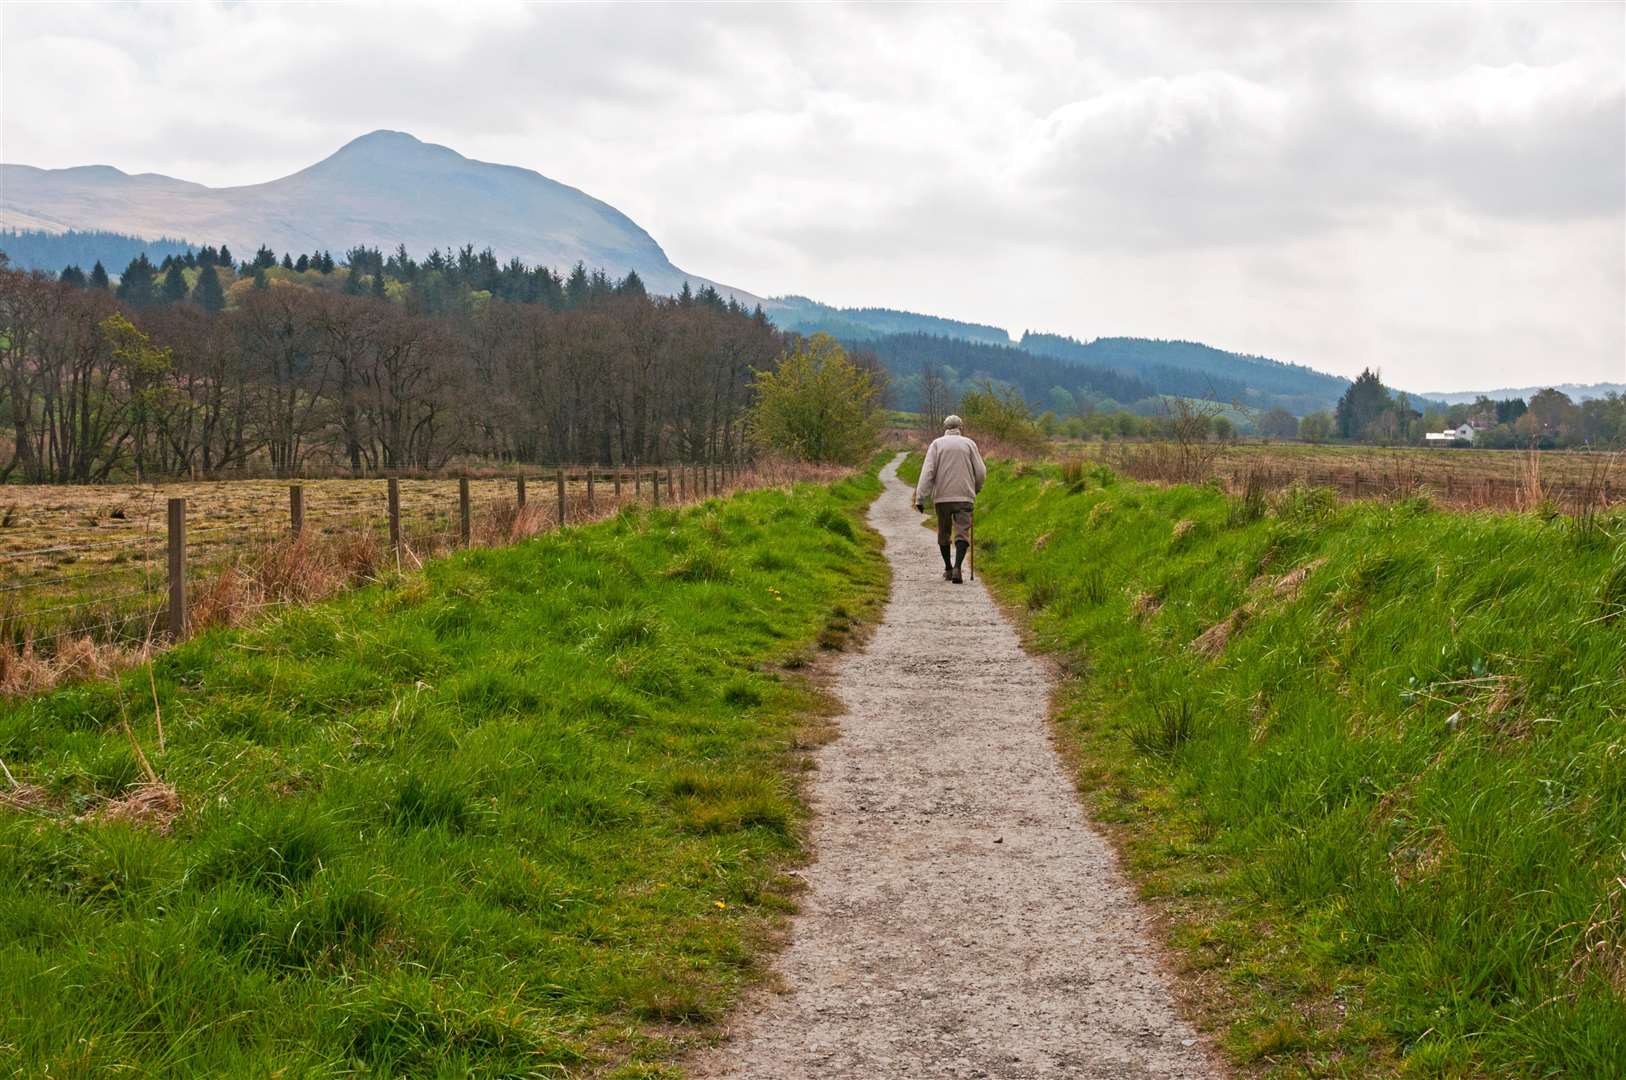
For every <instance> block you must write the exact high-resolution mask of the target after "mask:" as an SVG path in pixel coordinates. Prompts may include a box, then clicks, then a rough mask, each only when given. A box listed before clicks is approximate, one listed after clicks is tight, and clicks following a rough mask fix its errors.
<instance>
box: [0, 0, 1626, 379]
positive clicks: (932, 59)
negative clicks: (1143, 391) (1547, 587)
mask: <svg viewBox="0 0 1626 1080" xmlns="http://www.w3.org/2000/svg"><path fill="white" fill-rule="evenodd" d="M0 31H3V33H0V160H3V161H5V162H7V163H14V164H27V165H35V166H40V167H45V168H61V167H66V166H71V165H87V164H106V165H113V166H116V167H118V168H120V169H123V170H124V171H126V172H130V173H140V172H158V173H163V174H165V175H168V176H173V177H177V178H180V179H185V180H191V181H195V182H199V183H204V184H208V185H210V186H216V187H219V186H233V185H240V184H251V183H258V182H264V181H268V180H272V179H275V178H277V177H280V176H284V175H287V174H288V173H292V172H296V171H298V170H299V169H301V168H304V167H306V166H308V165H310V164H312V163H314V162H316V161H318V160H320V159H321V158H323V157H326V156H328V155H329V154H331V153H333V152H334V151H335V150H337V149H338V148H339V147H340V146H341V145H343V144H344V143H346V142H348V141H350V140H351V139H353V138H355V137H357V136H360V135H362V134H365V133H366V132H369V131H372V130H375V129H380V128H387V129H393V130H399V131H406V132H409V133H411V134H412V135H414V136H416V137H417V138H419V139H422V140H424V141H425V142H432V143H439V144H442V145H446V146H449V147H451V148H452V149H454V150H456V151H457V152H459V153H461V154H463V155H465V156H467V157H470V158H476V159H479V160H484V161H494V162H500V163H503V164H510V165H519V166H523V167H525V168H530V169H535V170H536V171H538V172H540V173H542V174H543V175H546V176H549V177H551V178H553V179H555V180H558V181H561V182H563V183H566V184H570V185H572V186H575V187H579V188H581V189H582V190H583V191H586V192H587V193H588V194H590V195H593V196H595V197H597V198H600V199H603V200H604V201H606V202H608V203H610V204H611V205H613V206H615V207H616V208H617V209H619V210H621V211H623V212H625V213H626V214H628V215H629V216H630V217H631V218H632V219H633V220H635V221H636V222H638V223H639V224H640V225H642V226H643V227H644V228H646V229H648V230H649V232H650V233H651V234H652V235H653V236H654V237H655V239H656V240H657V241H658V242H659V243H660V244H661V245H662V247H664V248H665V250H666V252H667V254H668V255H669V256H670V257H671V259H672V261H673V262H674V263H676V264H677V265H678V266H681V267H683V268H684V269H685V270H687V271H689V272H691V273H695V274H701V275H705V276H707V277H710V278H714V279H716V280H720V281H724V282H727V283H728V284H730V285H734V286H736V287H739V288H743V289H747V290H750V291H752V292H756V293H758V294H761V295H786V294H800V295H806V296H811V297H813V298H815V299H817V300H821V301H823V302H825V303H830V304H834V305H837V306H876V307H894V308H903V309H906V310H913V311H920V312H924V313H928V314H937V315H944V316H948V317H951V318H956V319H962V320H965V321H970V322H982V323H989V324H992V325H996V326H1002V327H1004V328H1006V329H1007V330H1009V331H1010V332H1011V333H1012V334H1013V336H1017V337H1019V336H1020V335H1021V332H1022V331H1023V330H1024V329H1032V330H1043V331H1049V332H1055V333H1064V334H1070V335H1073V336H1076V337H1080V338H1094V337H1100V336H1120V335H1122V336H1137V337H1161V338H1180V339H1189V340H1196V341H1202V342H1205V343H1207V344H1210V345H1215V346H1218V347H1221V348H1226V349H1231V350H1235V351H1237V352H1243V353H1253V354H1259V355H1265V356H1270V357H1272V358H1274V359H1278V360H1284V361H1289V362H1292V363H1299V364H1305V365H1308V366H1310V367H1314V368H1317V369H1320V370H1323V371H1330V372H1334V373H1336V374H1339V375H1344V376H1353V375H1355V374H1357V373H1358V372H1359V371H1360V370H1361V369H1362V368H1363V367H1367V366H1372V367H1376V368H1379V369H1381V370H1382V371H1383V373H1384V376H1385V378H1386V380H1387V381H1390V382H1392V383H1394V384H1396V385H1401V386H1405V387H1406V388H1408V389H1413V390H1420V391H1423V390H1435V391H1455V390H1473V389H1491V388H1499V387H1523V386H1529V385H1536V384H1552V383H1561V382H1582V383H1593V382H1621V381H1626V6H1623V5H1618V4H1567V5H1566V4H1546V5H1542V6H1540V7H1539V8H1538V7H1535V6H1525V5H1511V4H1510V5H1496V6H1473V7H1469V6H1463V5H1406V6H1400V5H1363V6H1356V5H1346V6H1336V7H1333V6H1297V5H1280V6H1254V5H1217V6H1204V7H1191V6H1139V5H1101V6H1090V7H1066V6H1049V5H1035V6H1028V5H1022V6H997V7H996V6H978V7H879V8H876V7H822V6H821V7H807V6H791V7H773V8H770V7H739V8H732V7H730V8H722V7H706V6H686V7H678V8H660V7H630V6H626V7H574V6H571V7H551V6H529V5H523V4H508V3H493V4H482V5H477V6H471V7H470V8H468V9H463V8H456V7H451V6H433V5H408V6H404V7H391V8H390V9H389V12H388V15H387V17H386V15H385V9H383V8H381V7H378V6H376V5H371V4H356V5H345V6H343V7H339V8H333V9H327V8H323V9H312V8H308V7H287V6H282V5H271V4H240V5H224V4H208V5H195V6H194V5H187V6H174V7H169V6H139V5H124V4H109V5H56V6H47V5H32V4H7V5H5V7H4V8H0ZM86 73H94V77H90V78H87V77H86ZM470 240H471V242H474V243H476V244H479V245H483V244H485V243H490V244H492V246H494V247H498V248H499V249H500V247H501V244H500V238H480V237H471V238H470ZM200 242H202V241H200Z"/></svg>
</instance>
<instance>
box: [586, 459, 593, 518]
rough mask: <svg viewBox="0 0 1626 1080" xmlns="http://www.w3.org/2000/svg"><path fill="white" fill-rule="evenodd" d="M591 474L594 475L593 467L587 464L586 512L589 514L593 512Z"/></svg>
mask: <svg viewBox="0 0 1626 1080" xmlns="http://www.w3.org/2000/svg"><path fill="white" fill-rule="evenodd" d="M593 476H594V469H593V467H592V466H591V465H589V466H587V512H588V513H589V514H591V513H592V512H593V506H594V498H593Z"/></svg>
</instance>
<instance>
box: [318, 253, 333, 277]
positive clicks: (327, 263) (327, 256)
mask: <svg viewBox="0 0 1626 1080" xmlns="http://www.w3.org/2000/svg"><path fill="white" fill-rule="evenodd" d="M319 269H320V270H321V271H322V273H324V274H331V273H333V253H332V252H331V251H324V252H322V265H321V267H320V268H319Z"/></svg>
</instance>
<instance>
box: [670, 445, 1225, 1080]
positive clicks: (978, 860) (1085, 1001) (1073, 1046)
mask: <svg viewBox="0 0 1626 1080" xmlns="http://www.w3.org/2000/svg"><path fill="white" fill-rule="evenodd" d="M896 467H897V462H893V463H892V464H891V465H889V466H887V468H886V470H885V472H884V473H883V474H882V477H883V479H884V480H885V481H886V492H885V493H884V494H883V495H882V496H881V498H880V499H879V500H878V501H877V502H876V504H875V506H874V507H873V508H872V509H871V511H870V521H871V523H872V524H873V525H874V526H875V527H876V528H877V529H878V530H879V531H880V532H881V534H882V535H883V536H884V537H885V538H886V545H887V556H888V558H890V559H891V561H892V570H893V574H894V579H893V589H892V599H891V602H890V603H889V604H888V606H887V609H886V616H885V621H884V622H883V623H882V625H881V626H880V627H879V629H878V630H877V632H876V634H875V637H874V639H873V640H872V641H871V642H870V645H869V647H868V648H867V649H866V650H865V651H864V652H863V653H862V654H858V655H854V656H851V657H848V658H846V659H845V660H844V661H843V662H842V663H841V665H840V666H839V667H838V668H837V670H836V673H835V686H834V688H835V690H836V692H837V693H838V694H839V696H840V697H841V699H842V701H843V702H844V703H845V704H846V706H847V713H846V715H845V716H843V717H842V718H841V721H840V723H841V736H840V738H838V739H837V740H835V741H834V742H833V743H831V744H830V745H828V746H826V747H824V748H823V749H822V750H821V751H820V752H819V757H818V772H817V779H816V781H815V784H814V807H815V813H816V818H815V822H814V829H813V840H814V845H815V848H816V851H817V860H816V862H815V863H814V864H813V865H812V866H811V867H809V868H808V870H807V871H806V876H807V879H808V884H809V889H808V892H807V894H806V896H805V898H804V902H803V906H802V914H801V915H799V916H798V917H797V919H796V921H795V924H794V928H793V933H792V940H791V943H790V945H789V946H788V947H787V948H786V950H785V952H784V953H783V954H782V956H781V957H780V962H779V965H778V967H779V971H780V973H781V976H782V979H783V984H782V988H781V989H782V992H780V993H764V994H761V995H759V996H757V997H755V998H753V999H751V1000H748V1001H747V1002H746V1003H745V1005H744V1006H743V1007H742V1008H741V1009H740V1010H739V1012H738V1014H737V1016H736V1018H735V1021H734V1023H733V1026H732V1030H731V1032H730V1036H731V1038H730V1040H729V1041H727V1042H725V1043H724V1044H722V1045H721V1046H720V1047H718V1048H716V1049H714V1050H711V1051H708V1052H707V1053H706V1054H704V1055H702V1056H701V1057H700V1058H698V1059H697V1060H696V1061H694V1062H693V1063H692V1064H691V1071H692V1074H693V1075H697V1076H706V1077H756V1078H763V1080H767V1078H774V1080H789V1078H796V1077H808V1078H811V1077H819V1078H821V1080H822V1078H834V1077H855V1078H865V1080H867V1078H878V1077H918V1078H935V1077H1000V1078H1015V1077H1207V1076H1212V1075H1215V1071H1214V1069H1213V1068H1212V1067H1211V1065H1210V1064H1209V1061H1208V1059H1207V1057H1206V1055H1205V1052H1204V1049H1203V1044H1202V1043H1201V1042H1200V1041H1199V1040H1198V1037H1197V1035H1196V1033H1195V1032H1194V1031H1193V1030H1192V1029H1191V1028H1190V1027H1189V1026H1187V1025H1186V1024H1185V1023H1184V1022H1183V1021H1181V1020H1180V1019H1179V1018H1177V1017H1176V1015H1175V1013H1174V1009H1173V1008H1172V1006H1171V1003H1170V995H1169V990H1168V986H1167V980H1166V977H1165V976H1164V974H1163V972H1162V971H1161V969H1160V967H1159V964H1158V960H1157V958H1156V954H1155V953H1154V951H1153V949H1152V948H1151V946H1150V945H1149V944H1148V940H1147V930H1146V927H1147V920H1146V917H1145V915H1144V914H1143V913H1142V912H1141V911H1140V910H1139V909H1138V908H1137V906H1136V903H1135V901H1134V899H1133V898H1132V896H1131V894H1130V892H1129V891H1128V889H1127V888H1126V886H1125V884H1124V882H1123V880H1122V877H1121V876H1120V874H1119V873H1118V871H1117V868H1116V866H1115V864H1114V860H1113V855H1112V852H1111V849H1110V848H1109V847H1108V846H1107V844H1106V842H1105V841H1104V840H1102V839H1101V838H1100V837H1099V836H1097V835H1096V834H1095V833H1094V832H1092V831H1091V829H1090V828H1089V826H1088V825H1087V824H1086V823H1085V819H1084V815H1083V813H1082V812H1081V810H1080V808H1079V804H1078V802H1077V799H1076V797H1075V794H1074V791H1073V787H1072V784H1071V783H1070V781H1069V779H1068V777H1067V776H1066V774H1065V773H1064V771H1063V769H1062V767H1061V764H1060V762H1059V761H1058V759H1057V756H1056V753H1055V751H1054V750H1053V749H1052V748H1051V746H1050V742H1049V732H1048V727H1047V723H1046V719H1045V717H1046V708H1047V702H1048V696H1049V692H1050V682H1049V675H1048V674H1047V672H1046V671H1045V669H1044V668H1043V667H1042V666H1041V665H1040V664H1038V663H1037V662H1035V661H1034V660H1033V659H1032V658H1030V657H1029V656H1027V655H1026V654H1025V653H1024V652H1023V651H1022V648H1021V645H1020V643H1019V642H1018V640H1017V636H1016V632H1015V631H1014V630H1013V629H1012V627H1011V626H1010V624H1009V623H1008V622H1006V620H1005V618H1004V616H1003V615H1002V614H1001V613H1000V611H999V609H998V608H996V607H995V606H994V603H993V601H992V600H990V599H989V597H988V595H987V593H985V592H984V591H983V588H982V585H981V584H980V583H977V584H972V583H969V582H968V583H967V584H965V585H952V584H950V583H948V582H946V581H944V580H943V578H942V564H941V560H940V559H939V558H938V554H937V550H936V546H935V543H936V538H935V536H934V534H932V533H930V532H928V531H927V530H925V529H922V528H921V527H920V517H919V515H917V514H916V513H915V512H914V510H913V508H912V507H911V506H910V505H909V502H910V495H911V492H910V490H909V488H908V487H907V486H906V485H905V484H903V483H902V482H901V481H900V480H898V479H897V476H896Z"/></svg>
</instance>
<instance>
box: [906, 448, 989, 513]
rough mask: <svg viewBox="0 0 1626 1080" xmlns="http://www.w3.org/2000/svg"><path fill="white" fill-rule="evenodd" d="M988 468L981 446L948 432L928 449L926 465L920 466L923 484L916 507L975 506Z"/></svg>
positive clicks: (919, 486) (917, 494) (917, 485)
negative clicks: (935, 504) (929, 503)
mask: <svg viewBox="0 0 1626 1080" xmlns="http://www.w3.org/2000/svg"><path fill="white" fill-rule="evenodd" d="M987 478H988V466H986V465H984V464H983V463H982V455H981V454H979V453H977V444H976V443H974V442H972V441H971V440H970V439H968V438H966V437H965V436H964V435H961V434H959V433H958V432H945V433H944V434H943V435H942V436H941V437H939V438H936V439H933V440H932V444H931V446H930V447H928V448H927V449H926V463H925V464H924V465H922V466H921V467H920V483H918V484H916V485H915V505H917V506H919V505H921V504H922V503H925V502H927V501H928V500H929V501H931V502H934V503H952V502H961V503H974V502H976V501H977V492H979V491H981V490H982V482H983V481H984V480H986V479H987Z"/></svg>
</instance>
